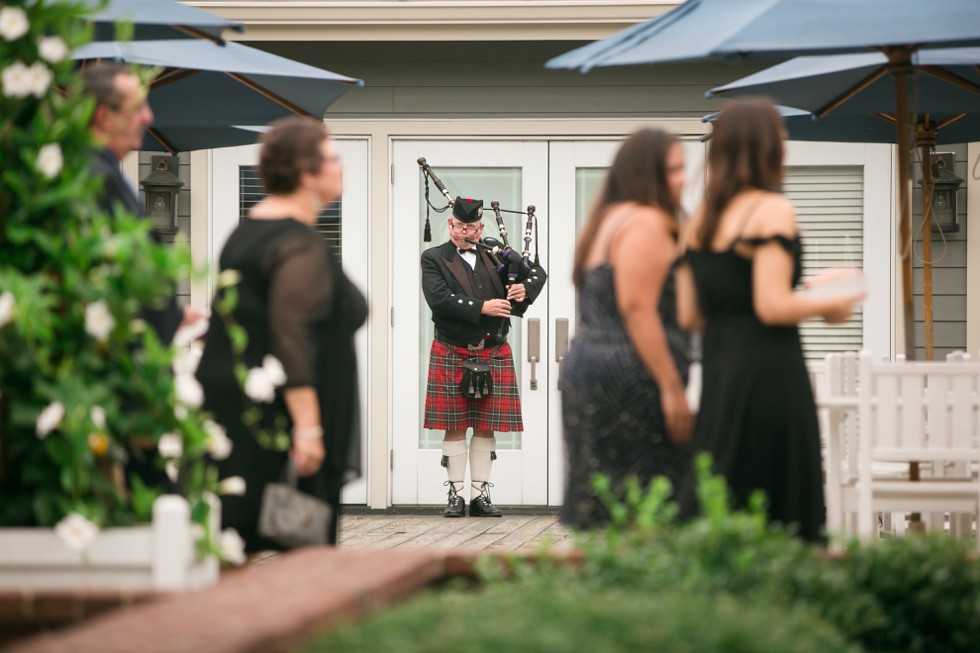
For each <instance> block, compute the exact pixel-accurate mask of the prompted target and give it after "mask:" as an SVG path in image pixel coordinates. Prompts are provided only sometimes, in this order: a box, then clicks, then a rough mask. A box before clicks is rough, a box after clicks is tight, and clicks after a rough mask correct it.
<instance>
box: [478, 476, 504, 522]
mask: <svg viewBox="0 0 980 653" xmlns="http://www.w3.org/2000/svg"><path fill="white" fill-rule="evenodd" d="M492 487H493V483H486V482H484V483H482V484H481V485H480V495H479V496H477V497H474V498H473V499H472V500H470V517H500V516H502V513H501V512H500V510H499V509H498V508H497V507H496V506H495V505H493V503H492V502H491V501H490V488H492Z"/></svg>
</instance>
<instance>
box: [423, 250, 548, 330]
mask: <svg viewBox="0 0 980 653" xmlns="http://www.w3.org/2000/svg"><path fill="white" fill-rule="evenodd" d="M477 256H478V257H479V258H478V261H477V264H478V265H479V264H482V265H484V266H486V269H487V271H488V272H489V275H490V281H491V284H492V287H493V290H494V292H495V296H496V297H497V298H499V299H506V297H507V292H506V290H505V289H504V284H503V282H502V281H501V279H500V276H499V275H498V274H497V271H496V269H495V268H494V267H493V264H492V263H491V262H490V259H489V258H488V257H487V255H486V253H485V252H484V251H483V250H482V249H479V248H478V250H477ZM467 268H468V266H467V264H466V263H465V262H464V261H463V260H462V259H461V258H460V257H459V254H457V252H456V246H455V245H453V243H452V242H451V241H450V242H445V243H443V244H442V245H437V246H435V247H430V248H429V249H427V250H425V251H424V252H422V293H423V294H424V295H425V301H426V303H427V304H428V305H429V308H430V309H432V321H433V322H434V323H435V325H436V330H437V331H438V332H439V333H440V334H441V335H443V336H445V337H447V338H450V339H452V340H454V341H460V342H476V341H478V340H480V339H481V338H482V337H483V336H484V335H486V334H488V333H490V334H494V333H495V332H496V331H497V328H498V327H499V324H500V320H501V318H494V317H487V316H485V315H482V314H481V311H482V310H483V303H484V301H485V300H484V299H482V298H480V297H478V296H476V294H475V292H474V289H473V288H472V284H471V283H470V273H469V271H468V269H467ZM546 279H547V275H546V274H545V272H544V270H543V269H542V268H541V266H532V269H531V276H529V277H528V278H527V280H525V281H524V288H525V290H526V291H527V298H526V299H525V300H524V301H523V302H518V303H515V304H514V305H513V307H512V309H511V315H513V316H516V317H521V316H523V315H524V313H525V312H526V311H527V309H528V307H529V306H530V305H531V304H532V303H534V300H535V299H537V297H538V295H540V294H541V290H542V289H543V288H544V283H545V280H546ZM509 325H510V320H507V324H506V325H505V328H504V334H506V333H507V329H508V328H509Z"/></svg>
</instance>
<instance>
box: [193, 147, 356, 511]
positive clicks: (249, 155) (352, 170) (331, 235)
mask: <svg viewBox="0 0 980 653" xmlns="http://www.w3.org/2000/svg"><path fill="white" fill-rule="evenodd" d="M336 144H337V152H338V154H339V155H340V157H341V158H342V160H343V162H344V193H343V196H342V197H341V199H340V202H339V203H338V205H337V206H335V207H332V208H331V209H329V210H328V211H329V212H331V213H332V217H333V220H332V221H331V223H330V225H329V226H328V227H326V229H325V233H324V235H325V237H327V238H328V239H334V240H335V241H339V244H340V247H339V250H340V252H341V259H342V261H343V267H344V273H345V274H346V275H347V276H348V277H349V278H350V279H351V281H353V282H354V284H355V285H356V286H357V287H358V288H359V289H360V290H361V292H366V291H367V288H368V270H369V269H370V268H369V263H370V250H369V248H368V223H369V210H368V208H369V207H368V180H369V176H368V174H369V162H368V151H369V147H368V145H369V143H368V141H367V140H366V139H343V138H338V139H336ZM258 153H259V146H258V145H246V146H241V147H226V148H221V149H217V150H212V152H211V155H210V175H209V176H210V180H211V183H210V196H209V197H210V221H209V230H208V246H209V261H208V275H209V279H208V281H209V284H208V287H209V289H210V292H209V293H208V301H209V304H210V297H211V295H212V294H213V291H214V280H215V276H216V275H217V272H218V258H219V256H220V254H221V249H222V248H223V247H224V244H225V241H226V240H227V239H228V236H229V235H230V234H231V232H232V231H233V230H234V228H235V226H236V225H237V224H238V223H239V221H240V220H241V216H242V204H243V201H248V200H249V199H252V200H254V199H255V196H256V194H257V193H259V192H260V191H261V189H260V188H259V187H258V186H256V185H255V184H256V183H257V181H256V174H255V166H256V165H257V163H258ZM370 323H371V316H368V324H366V325H365V326H364V327H363V328H361V329H360V330H359V331H358V332H357V335H356V336H355V347H356V350H357V366H358V384H359V391H360V397H361V432H362V442H361V464H362V475H361V478H359V479H358V480H356V481H353V482H351V483H348V484H347V486H346V487H345V488H344V492H343V495H342V497H341V500H342V502H343V503H348V504H366V503H367V488H368V476H369V472H370V470H369V469H368V464H367V463H368V455H367V451H368V448H367V435H368V433H370V417H371V415H370V411H369V410H368V405H367V397H368V394H367V389H368V387H369V385H368V370H369V369H370V365H369V360H368V356H369V352H368V347H367V342H368V332H369V330H370Z"/></svg>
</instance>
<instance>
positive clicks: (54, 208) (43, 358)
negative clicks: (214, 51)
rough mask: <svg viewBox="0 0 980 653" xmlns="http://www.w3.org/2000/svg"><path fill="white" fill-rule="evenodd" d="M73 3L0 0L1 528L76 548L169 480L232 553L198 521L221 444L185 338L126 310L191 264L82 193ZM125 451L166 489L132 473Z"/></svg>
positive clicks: (80, 31)
mask: <svg viewBox="0 0 980 653" xmlns="http://www.w3.org/2000/svg"><path fill="white" fill-rule="evenodd" d="M86 11H91V8H88V7H86V6H83V5H82V4H80V3H78V2H72V1H70V0H68V1H55V2H49V1H44V2H38V1H37V0H0V497H2V498H3V500H2V501H0V526H3V525H18V526H22V525H28V526H30V525H38V526H55V525H57V530H58V532H59V534H61V535H62V537H63V538H64V539H65V541H66V542H67V543H68V544H69V545H71V546H73V547H77V548H79V549H84V548H85V547H86V546H87V545H88V543H89V542H90V541H91V540H92V538H94V537H96V536H97V533H98V530H99V529H100V528H104V527H108V526H124V525H130V524H135V523H140V522H146V521H149V520H150V518H151V515H152V504H153V501H154V500H155V499H156V498H157V497H158V496H160V494H162V493H163V492H165V491H173V489H174V488H176V490H177V491H179V492H180V493H181V494H183V495H184V496H185V497H187V499H188V500H189V501H190V503H191V517H192V519H193V521H194V522H195V523H196V524H198V525H199V529H198V530H199V531H200V532H201V534H202V535H201V538H200V540H199V541H198V551H199V553H201V554H202V555H207V554H214V555H224V556H225V557H226V558H227V559H240V557H241V556H240V555H239V554H240V551H238V552H236V551H235V547H234V543H235V537H234V536H233V535H232V534H228V533H226V534H218V533H212V532H210V530H209V526H208V524H209V512H210V507H209V506H210V502H209V501H208V500H207V496H208V495H209V493H214V492H218V491H219V490H220V489H222V486H221V483H220V482H219V479H218V476H217V471H216V468H215V467H214V465H213V464H212V463H211V460H213V459H221V458H224V457H227V456H228V455H229V453H230V451H231V442H230V440H229V439H228V437H227V435H226V434H225V433H224V432H223V430H222V429H221V428H220V427H219V426H218V425H217V424H215V423H214V422H213V421H212V420H210V419H209V417H208V415H207V414H205V413H204V412H202V410H201V404H202V401H203V392H202V391H201V388H200V386H199V385H198V384H197V381H196V380H195V379H194V377H193V373H194V368H195V367H196V360H195V359H194V354H193V353H192V351H191V349H189V348H188V346H187V345H186V343H181V346H179V347H174V346H171V345H170V344H169V343H161V342H160V341H159V340H158V339H157V337H156V334H155V333H154V332H153V330H152V329H149V328H147V325H146V324H145V322H143V320H141V319H140V318H139V315H140V311H141V309H143V308H146V307H153V306H156V305H159V304H160V303H161V302H162V301H164V299H165V297H166V296H167V294H168V293H170V292H172V287H173V284H174V283H175V282H176V281H177V280H178V279H181V278H186V277H187V276H188V275H190V274H192V269H191V263H190V254H189V251H188V250H187V249H186V248H185V247H184V248H182V247H179V246H177V247H172V246H170V247H168V246H163V245H159V244H156V243H155V242H153V241H152V239H151V238H150V237H149V235H148V230H149V229H150V227H151V226H152V225H151V224H150V222H149V221H147V220H141V219H138V218H136V217H134V216H132V215H128V214H126V213H124V212H117V213H116V214H114V215H106V214H104V213H102V212H101V211H100V210H99V209H98V208H97V204H96V202H95V196H96V193H97V191H98V186H99V184H98V181H97V180H95V179H93V178H92V177H91V176H90V175H89V173H88V168H89V166H90V162H91V159H92V154H93V149H92V143H91V141H90V137H89V134H88V128H87V127H88V120H89V116H90V115H91V112H92V109H93V106H92V100H90V99H87V98H85V97H83V95H82V94H81V92H80V89H81V84H80V79H79V77H78V75H77V74H76V73H75V71H74V68H73V64H72V62H71V61H70V59H69V57H68V54H69V52H70V51H71V50H72V49H73V48H76V47H78V46H79V45H81V44H83V43H84V42H86V41H87V40H88V39H89V37H90V26H89V25H88V24H87V23H86V22H85V21H84V20H83V17H84V12H86ZM175 354H176V355H175ZM135 458H143V459H145V460H147V461H149V463H150V465H151V467H157V468H158V469H159V470H160V471H161V472H164V471H165V472H166V474H167V475H169V477H170V480H171V483H172V485H173V487H165V486H164V484H163V483H160V484H150V483H148V482H147V481H146V480H145V479H143V478H140V477H138V476H136V475H134V474H131V473H130V472H129V469H130V463H131V461H133V460H134V459H135ZM224 489H230V490H231V491H238V490H240V486H239V485H238V484H237V481H230V482H228V481H226V482H225V486H224ZM238 541H239V542H240V538H239V540H238ZM222 551H224V554H222Z"/></svg>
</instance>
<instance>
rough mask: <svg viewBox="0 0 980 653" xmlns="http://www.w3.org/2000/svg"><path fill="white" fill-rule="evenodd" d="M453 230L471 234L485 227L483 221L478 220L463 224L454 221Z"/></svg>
mask: <svg viewBox="0 0 980 653" xmlns="http://www.w3.org/2000/svg"><path fill="white" fill-rule="evenodd" d="M452 227H453V231H455V232H456V233H458V234H469V233H476V232H477V231H479V230H480V229H481V228H482V227H483V223H482V222H477V223H475V224H463V223H461V222H454V223H452Z"/></svg>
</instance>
